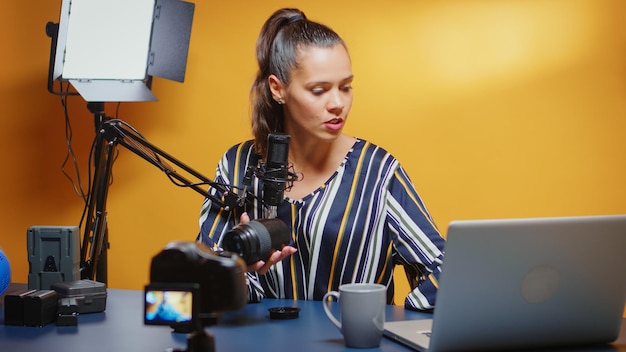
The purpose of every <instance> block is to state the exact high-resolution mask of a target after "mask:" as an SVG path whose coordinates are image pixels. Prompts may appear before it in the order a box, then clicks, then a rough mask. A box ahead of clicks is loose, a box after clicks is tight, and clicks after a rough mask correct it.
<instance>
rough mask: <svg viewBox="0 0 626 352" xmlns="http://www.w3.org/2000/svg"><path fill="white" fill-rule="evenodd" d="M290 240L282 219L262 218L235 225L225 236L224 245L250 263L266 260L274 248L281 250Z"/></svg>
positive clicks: (227, 249) (226, 248)
mask: <svg viewBox="0 0 626 352" xmlns="http://www.w3.org/2000/svg"><path fill="white" fill-rule="evenodd" d="M289 242H290V236H289V229H288V228H287V225H285V223H284V222H283V221H282V220H280V219H260V220H252V221H249V222H246V223H241V224H239V225H237V226H235V227H234V228H233V229H232V230H230V231H229V232H227V233H226V234H225V235H224V236H223V239H222V247H223V248H224V250H226V251H229V252H233V253H237V254H238V255H239V256H241V258H243V260H244V261H245V262H246V264H248V265H250V264H252V263H254V262H257V261H259V260H266V259H267V258H268V257H269V256H270V253H271V252H272V250H281V249H282V248H283V246H286V245H288V244H289Z"/></svg>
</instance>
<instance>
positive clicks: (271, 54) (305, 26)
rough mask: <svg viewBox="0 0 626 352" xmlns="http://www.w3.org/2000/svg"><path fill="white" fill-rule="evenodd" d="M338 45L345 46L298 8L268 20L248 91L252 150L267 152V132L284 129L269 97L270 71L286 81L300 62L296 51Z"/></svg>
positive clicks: (280, 113)
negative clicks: (253, 77) (255, 71)
mask: <svg viewBox="0 0 626 352" xmlns="http://www.w3.org/2000/svg"><path fill="white" fill-rule="evenodd" d="M337 44H341V45H343V46H344V47H345V46H346V45H345V43H344V41H343V40H342V39H341V37H339V35H338V34H337V33H336V32H335V31H333V30H332V29H331V28H329V27H327V26H325V25H323V24H320V23H317V22H313V21H310V20H308V19H307V18H306V16H305V14H304V12H302V11H300V10H298V9H294V8H283V9H280V10H278V11H276V12H274V13H273V14H272V15H271V16H270V17H269V18H268V19H267V21H266V22H265V24H264V25H263V27H262V28H261V33H260V34H259V38H258V40H257V43H256V57H257V62H258V64H259V71H258V72H257V75H256V78H255V80H254V83H253V84H252V89H251V91H250V99H251V101H252V133H253V135H254V149H255V151H256V152H257V153H259V154H260V155H261V156H265V153H266V151H267V135H268V134H269V133H274V132H284V112H283V107H282V106H280V105H279V104H278V103H277V102H276V101H274V99H273V98H272V92H271V91H270V88H269V84H268V78H269V76H270V75H272V74H273V75H275V76H276V77H278V79H280V81H281V82H283V83H284V84H288V83H289V82H290V80H291V72H292V70H293V69H295V68H297V67H298V64H299V63H298V58H299V56H298V50H300V49H302V48H304V47H309V46H315V47H322V48H331V47H333V46H335V45H337Z"/></svg>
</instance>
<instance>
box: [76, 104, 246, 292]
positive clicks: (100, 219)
mask: <svg viewBox="0 0 626 352" xmlns="http://www.w3.org/2000/svg"><path fill="white" fill-rule="evenodd" d="M88 107H89V109H90V110H91V111H92V112H93V113H94V118H95V123H96V141H95V143H96V144H95V159H94V167H95V170H94V178H93V183H92V191H91V192H90V194H89V197H88V208H87V209H88V213H87V222H86V225H85V229H84V235H83V245H82V246H81V278H84V279H85V278H86V279H92V280H97V281H100V282H104V283H106V280H107V268H106V258H107V255H106V252H107V249H108V242H107V239H108V229H107V221H106V217H107V211H106V201H107V196H108V190H109V180H110V177H111V171H112V168H113V161H114V158H115V157H114V152H115V148H116V146H118V145H121V146H123V147H125V148H126V149H128V150H130V151H131V152H133V153H134V154H136V155H138V156H140V157H141V158H143V159H144V160H146V161H148V162H149V163H151V164H152V165H154V166H156V167H158V168H159V169H161V171H163V172H165V173H166V174H167V176H168V177H169V178H170V179H176V180H177V181H179V182H180V184H179V185H182V186H185V187H189V188H191V189H193V190H195V191H196V192H198V193H200V194H201V195H203V196H204V197H205V198H209V199H211V201H212V202H213V204H215V205H217V206H219V207H221V208H223V209H224V210H226V211H230V210H231V209H233V208H235V207H242V206H243V205H244V203H245V202H246V200H248V196H247V194H246V193H244V194H242V195H237V194H236V193H235V192H233V191H231V188H232V187H227V186H225V185H221V184H218V183H215V182H213V181H212V180H211V179H209V178H207V177H205V176H203V175H202V174H200V173H199V172H197V171H195V170H194V169H192V168H191V167H189V166H187V165H185V164H184V163H182V162H181V161H179V160H178V159H176V158H174V157H173V156H171V155H169V154H168V153H166V152H165V151H163V150H161V149H159V148H158V147H156V146H154V145H153V144H151V143H149V142H148V141H146V140H145V139H144V138H143V137H141V136H140V135H139V134H138V133H137V132H136V131H134V130H131V129H129V128H127V127H126V125H125V124H123V123H122V122H121V121H120V120H114V119H110V118H108V117H106V116H105V114H104V112H103V109H104V104H103V103H89V104H88ZM163 159H165V160H167V161H168V162H171V163H173V164H174V165H176V166H178V167H180V168H181V169H183V170H184V171H185V172H187V173H189V174H190V175H192V176H194V177H195V178H197V179H198V180H199V182H192V181H190V180H189V179H187V178H186V177H185V176H183V175H181V174H179V173H178V172H176V170H174V168H172V167H171V166H170V165H169V164H167V163H166V162H165V161H164V160H163ZM201 185H209V186H210V187H212V188H214V189H216V190H218V191H219V192H220V193H221V194H222V198H218V197H216V196H214V195H212V194H211V193H209V192H208V191H206V190H204V189H203V188H202V187H200V186H201ZM105 244H106V245H105Z"/></svg>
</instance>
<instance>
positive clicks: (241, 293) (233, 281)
mask: <svg viewBox="0 0 626 352" xmlns="http://www.w3.org/2000/svg"><path fill="white" fill-rule="evenodd" d="M289 241H290V237H289V230H288V229H287V226H286V225H285V223H284V222H282V221H281V220H279V219H261V220H253V221H250V222H247V223H242V224H239V225H238V226H236V227H234V228H233V229H232V230H231V231H229V232H228V233H226V234H225V235H224V238H223V241H222V245H223V247H224V250H219V251H217V250H213V249H212V248H210V247H209V246H207V245H205V244H203V243H200V242H190V241H174V242H170V243H168V244H167V245H166V246H165V248H163V250H162V251H161V252H159V253H158V254H157V255H155V256H154V257H153V258H152V263H151V266H150V283H149V284H148V285H147V286H146V287H145V300H144V301H145V302H144V303H145V309H144V322H145V324H147V325H170V326H172V327H173V328H174V329H175V330H178V331H189V330H190V328H191V330H193V329H196V328H197V327H198V326H207V325H212V324H216V323H217V319H218V318H219V316H220V314H221V313H222V312H224V311H229V310H236V309H239V308H241V307H243V306H244V305H245V304H246V303H247V302H248V286H247V284H246V275H245V274H246V271H247V265H246V264H252V263H254V262H256V261H258V260H261V259H267V258H268V257H269V255H270V253H271V252H272V250H274V249H277V250H280V249H281V248H282V247H283V246H284V245H287V244H289ZM192 298H193V299H192ZM171 299H174V300H176V302H178V305H177V307H178V308H177V309H174V310H172V304H170V300H171ZM182 301H184V302H186V303H185V304H187V305H183V304H182V303H180V302H182ZM183 308H184V309H183ZM159 309H161V310H159ZM166 309H167V311H166ZM161 313H162V314H161ZM166 313H167V314H166ZM168 314H169V315H168ZM183 317H185V319H183ZM187 318H188V319H187Z"/></svg>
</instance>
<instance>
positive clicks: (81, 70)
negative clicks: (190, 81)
mask: <svg viewBox="0 0 626 352" xmlns="http://www.w3.org/2000/svg"><path fill="white" fill-rule="evenodd" d="M194 8H195V5H194V4H192V3H188V2H184V1H181V0H134V1H132V2H129V1H126V0H62V4H61V14H60V21H59V23H52V22H49V23H48V24H47V25H46V33H47V35H48V36H49V37H50V38H51V39H52V42H51V48H50V67H49V71H48V90H49V91H50V93H53V94H57V95H61V96H67V95H79V94H80V95H81V96H82V97H83V98H84V99H85V100H86V101H87V102H88V104H87V106H88V109H89V111H90V112H92V113H93V115H94V127H95V131H96V140H95V145H94V159H93V161H94V164H93V167H94V175H93V180H92V184H91V187H90V192H89V194H88V196H87V200H86V202H87V205H86V222H85V225H84V226H85V227H84V236H83V242H82V246H81V258H80V265H81V277H82V278H86V279H92V280H97V281H100V282H104V283H106V282H107V268H106V266H107V265H106V264H107V263H106V262H107V255H106V253H107V247H108V241H107V237H108V226H107V219H106V218H107V216H106V215H107V214H106V200H107V195H108V186H109V180H110V175H111V169H112V166H113V159H114V158H113V154H114V152H115V148H116V146H117V144H118V141H119V140H120V139H123V138H121V136H119V135H116V134H115V133H114V132H112V128H107V123H108V122H109V121H110V120H111V119H110V118H108V117H106V115H105V113H104V102H107V101H111V102H122V101H154V100H156V97H155V96H154V95H153V94H152V92H151V91H150V90H151V84H152V77H153V76H158V77H161V78H165V79H170V80H174V81H178V82H182V81H183V80H184V76H185V69H186V64H187V52H188V47H189V38H190V35H191V24H192V20H193V12H194ZM55 80H59V81H60V82H61V88H63V84H62V83H63V82H68V83H69V84H71V85H72V86H73V87H74V88H75V89H76V91H77V93H75V92H69V91H65V92H64V91H63V89H61V90H59V91H55V90H54V81H55ZM120 144H122V143H120ZM148 149H150V147H148ZM135 152H137V151H135ZM157 160H158V158H157ZM181 165H182V163H181ZM198 175H199V174H198ZM170 176H171V175H170ZM171 177H173V178H176V177H175V176H171ZM203 178H204V177H203ZM190 187H192V188H195V189H196V190H199V189H200V187H199V186H193V185H190ZM204 193H206V192H204Z"/></svg>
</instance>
